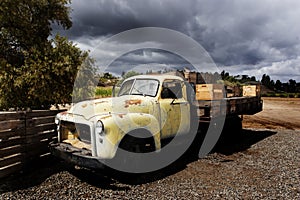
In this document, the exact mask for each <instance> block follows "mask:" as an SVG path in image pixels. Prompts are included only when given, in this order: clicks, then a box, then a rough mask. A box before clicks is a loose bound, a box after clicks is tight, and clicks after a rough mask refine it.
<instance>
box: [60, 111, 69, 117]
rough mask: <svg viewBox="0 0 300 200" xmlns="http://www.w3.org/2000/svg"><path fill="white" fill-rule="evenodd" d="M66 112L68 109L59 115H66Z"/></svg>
mask: <svg viewBox="0 0 300 200" xmlns="http://www.w3.org/2000/svg"><path fill="white" fill-rule="evenodd" d="M67 114H68V111H64V112H62V113H60V115H62V116H64V115H67Z"/></svg>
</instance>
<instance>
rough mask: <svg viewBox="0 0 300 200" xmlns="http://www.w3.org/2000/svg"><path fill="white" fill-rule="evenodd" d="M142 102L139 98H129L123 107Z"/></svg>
mask: <svg viewBox="0 0 300 200" xmlns="http://www.w3.org/2000/svg"><path fill="white" fill-rule="evenodd" d="M140 104H142V100H141V99H131V100H126V101H125V108H128V107H129V106H131V105H140Z"/></svg>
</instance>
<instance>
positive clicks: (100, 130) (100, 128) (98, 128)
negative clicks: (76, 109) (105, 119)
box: [95, 120, 104, 136]
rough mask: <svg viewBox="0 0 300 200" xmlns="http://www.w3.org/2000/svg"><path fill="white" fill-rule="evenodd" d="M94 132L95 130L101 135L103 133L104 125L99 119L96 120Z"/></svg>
mask: <svg viewBox="0 0 300 200" xmlns="http://www.w3.org/2000/svg"><path fill="white" fill-rule="evenodd" d="M95 132H96V134H99V135H101V136H103V135H104V126H103V123H102V122H101V121H100V120H99V121H97V122H96V125H95Z"/></svg>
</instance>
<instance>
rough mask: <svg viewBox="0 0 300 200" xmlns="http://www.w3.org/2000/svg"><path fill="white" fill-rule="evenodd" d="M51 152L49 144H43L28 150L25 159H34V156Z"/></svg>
mask: <svg viewBox="0 0 300 200" xmlns="http://www.w3.org/2000/svg"><path fill="white" fill-rule="evenodd" d="M46 153H50V150H49V148H48V146H41V147H39V148H35V149H34V150H32V151H27V152H26V154H25V160H27V159H32V158H33V157H39V156H40V155H43V154H46Z"/></svg>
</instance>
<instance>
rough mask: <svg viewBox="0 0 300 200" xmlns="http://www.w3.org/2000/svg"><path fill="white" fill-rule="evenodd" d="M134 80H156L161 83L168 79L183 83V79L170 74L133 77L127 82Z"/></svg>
mask: <svg viewBox="0 0 300 200" xmlns="http://www.w3.org/2000/svg"><path fill="white" fill-rule="evenodd" d="M133 79H156V80H158V81H159V82H161V83H162V82H163V81H164V80H167V79H176V80H180V81H183V78H181V77H179V76H175V75H168V74H148V75H137V76H132V77H130V78H127V79H126V81H128V80H133Z"/></svg>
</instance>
